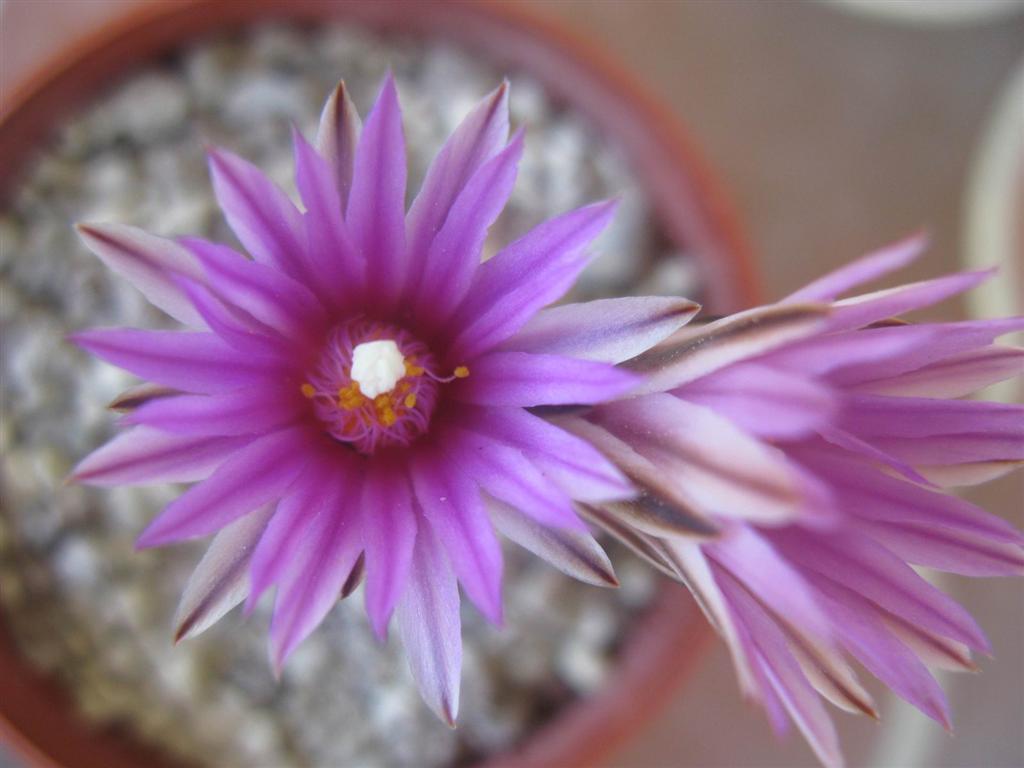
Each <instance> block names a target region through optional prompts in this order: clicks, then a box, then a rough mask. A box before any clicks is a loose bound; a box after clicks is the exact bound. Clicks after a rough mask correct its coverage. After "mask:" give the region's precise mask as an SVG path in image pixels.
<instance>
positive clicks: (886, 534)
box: [863, 521, 1024, 577]
mask: <svg viewBox="0 0 1024 768" xmlns="http://www.w3.org/2000/svg"><path fill="white" fill-rule="evenodd" d="M863 529H864V530H865V531H866V532H868V533H870V534H871V535H872V536H873V537H874V538H875V539H876V540H877V541H879V542H880V543H882V544H884V545H885V547H886V548H887V549H889V550H891V551H892V552H894V553H896V554H897V555H899V556H900V557H902V558H903V559H904V560H906V561H907V562H908V563H914V564H915V565H923V566H927V567H929V568H938V569H939V570H942V571H946V572H948V573H959V574H961V575H963V576H976V577H986V576H1024V547H1022V545H1021V544H1019V543H1012V542H1006V541H998V540H992V539H991V538H986V537H982V536H976V535H972V534H969V533H964V532H963V531H955V530H950V529H948V528H947V529H944V528H941V527H939V526H937V525H928V524H920V523H897V522H882V521H878V522H871V523H868V524H865V525H864V526H863Z"/></svg>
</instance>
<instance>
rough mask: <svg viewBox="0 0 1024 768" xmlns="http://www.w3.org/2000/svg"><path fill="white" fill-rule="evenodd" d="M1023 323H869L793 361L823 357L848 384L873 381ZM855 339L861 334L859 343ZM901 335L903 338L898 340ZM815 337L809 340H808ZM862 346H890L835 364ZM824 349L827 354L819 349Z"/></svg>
mask: <svg viewBox="0 0 1024 768" xmlns="http://www.w3.org/2000/svg"><path fill="white" fill-rule="evenodd" d="M1021 329H1024V318H1020V317H1016V318H1004V319H999V320H971V321H967V322H960V323H922V324H920V325H913V324H896V325H891V326H888V327H882V328H867V329H861V330H858V331H857V332H856V333H841V334H830V335H827V336H824V337H821V338H820V339H818V340H817V343H818V345H819V346H818V349H817V350H808V353H807V354H806V355H805V356H804V357H803V358H802V359H799V360H794V361H793V363H794V364H795V365H796V366H798V367H799V366H806V365H813V364H815V363H814V361H815V360H817V361H818V362H817V363H816V364H817V365H818V366H822V365H826V363H824V362H822V361H829V360H831V361H833V363H832V364H827V365H828V369H829V371H832V372H831V373H830V375H829V379H830V381H832V382H834V383H836V384H841V385H843V386H846V387H850V386H854V385H856V384H859V383H861V382H864V381H877V380H879V379H886V378H891V377H895V376H899V375H901V374H904V373H908V372H910V371H915V370H918V369H919V368H923V367H925V366H927V365H930V364H932V363H938V362H941V361H942V360H945V359H946V358H949V357H952V356H954V355H957V354H960V353H964V352H970V351H971V350H976V349H978V348H982V347H987V346H988V345H990V344H992V342H993V341H995V340H996V339H997V338H999V337H1000V336H1002V335H1004V334H1006V333H1011V332H1013V331H1018V330H1021ZM856 340H861V341H860V343H859V344H857V343H856ZM901 340H902V342H903V343H902V344H900V343H899V342H900V341H901ZM812 343H813V342H812ZM851 344H852V345H853V346H854V347H857V346H865V345H867V346H868V347H869V348H870V347H871V346H875V345H877V346H876V347H875V348H876V349H878V348H880V349H883V350H884V349H885V348H886V347H887V346H888V347H890V348H891V352H890V353H889V354H882V355H878V356H876V358H875V359H874V360H871V359H869V358H868V357H867V356H862V359H860V360H857V361H855V362H854V363H853V364H852V365H836V364H835V363H838V362H839V361H842V360H845V359H848V358H849V357H850V354H849V352H848V349H847V347H849V346H850V345H851ZM822 351H824V352H825V353H826V354H820V353H821V352H822ZM789 353H790V350H789V349H786V350H782V351H781V352H779V353H777V354H776V355H775V356H773V363H774V362H776V361H778V360H779V358H780V357H786V356H788V355H789Z"/></svg>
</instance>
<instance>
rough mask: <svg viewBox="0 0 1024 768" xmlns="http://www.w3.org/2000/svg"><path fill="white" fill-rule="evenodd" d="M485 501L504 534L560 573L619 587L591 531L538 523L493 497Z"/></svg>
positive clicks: (492, 518) (604, 585) (495, 522)
mask: <svg viewBox="0 0 1024 768" xmlns="http://www.w3.org/2000/svg"><path fill="white" fill-rule="evenodd" d="M486 503H487V511H488V512H489V513H490V515H491V520H492V521H493V522H494V525H495V527H496V528H497V529H498V531H499V532H500V533H501V534H502V535H503V536H506V537H508V538H509V539H511V540H512V541H514V542H515V543H516V544H518V545H519V546H521V547H523V548H524V549H527V550H529V551H530V552H532V553H533V554H535V555H537V557H540V558H541V559H543V560H546V561H547V562H549V563H550V564H551V565H553V566H554V567H555V568H557V569H558V570H560V571H561V572H562V573H564V574H566V575H568V576H572V577H573V578H574V579H579V580H580V581H582V582H585V583H587V584H593V585H595V586H598V587H617V586H619V582H618V580H617V579H616V578H615V572H614V570H613V569H612V564H611V561H610V560H609V559H608V555H606V554H605V553H604V550H603V549H601V546H600V545H599V544H598V543H597V542H596V541H594V538H593V537H592V536H591V535H590V534H588V533H582V532H579V531H567V530H564V529H557V528H551V527H549V526H545V525H541V524H540V523H538V522H537V521H536V520H534V519H532V518H531V517H529V516H528V515H525V514H523V513H522V512H520V511H519V510H517V509H514V508H513V507H510V506H509V505H508V504H505V503H504V502H501V501H498V500H497V499H494V498H488V499H487V500H486Z"/></svg>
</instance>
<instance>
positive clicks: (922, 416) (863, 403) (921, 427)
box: [844, 395, 1024, 440]
mask: <svg viewBox="0 0 1024 768" xmlns="http://www.w3.org/2000/svg"><path fill="white" fill-rule="evenodd" d="M848 412H849V417H848V419H847V420H846V424H845V425H844V426H846V428H847V429H849V430H850V431H855V432H856V433H857V434H858V435H861V436H879V437H915V438H937V437H938V436H940V435H956V434H985V435H991V436H995V435H1002V436H1005V437H1011V438H1015V439H1018V440H1024V406H1021V405H1009V404H1005V403H989V402H985V401H981V400H945V399H942V398H924V397H885V396H875V395H854V396H852V397H851V398H850V400H849V409H848Z"/></svg>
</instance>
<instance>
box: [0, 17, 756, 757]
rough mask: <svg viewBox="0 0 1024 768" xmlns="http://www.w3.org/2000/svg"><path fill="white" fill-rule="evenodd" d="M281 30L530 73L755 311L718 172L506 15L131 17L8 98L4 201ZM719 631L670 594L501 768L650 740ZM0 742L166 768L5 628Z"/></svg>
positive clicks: (551, 39) (642, 103)
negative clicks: (107, 106) (143, 84)
mask: <svg viewBox="0 0 1024 768" xmlns="http://www.w3.org/2000/svg"><path fill="white" fill-rule="evenodd" d="M273 18H281V19H292V20H323V19H327V18H330V19H333V20H338V21H343V22H347V21H350V22H352V23H355V24H360V25H366V26H371V27H375V28H383V29H395V30H399V31H401V32H403V33H405V34H415V35H421V36H429V37H432V38H447V39H450V40H452V41H453V42H454V43H456V44H459V45H462V46H465V47H471V48H478V49H482V50H484V51H486V56H487V58H488V59H490V60H492V61H493V62H494V63H495V64H496V65H498V66H504V65H510V66H514V67H515V68H516V69H520V70H525V71H527V72H529V73H530V74H531V75H532V76H533V77H535V78H537V79H538V80H540V81H541V82H542V83H543V84H544V85H545V87H546V88H547V89H548V90H549V91H550V92H551V93H552V94H554V95H555V96H557V97H559V98H561V99H563V100H564V101H566V102H568V103H569V104H571V105H572V107H573V108H574V109H576V110H578V111H580V112H583V113H585V114H586V115H587V116H588V117H589V118H590V119H591V120H592V122H593V123H594V124H595V125H596V126H597V127H598V128H599V129H600V130H601V131H602V132H603V134H604V135H605V136H606V138H607V139H608V140H609V141H610V142H612V143H615V144H617V145H619V146H620V147H621V148H622V149H623V150H624V153H625V156H626V158H627V161H628V162H629V164H630V167H631V169H632V171H633V173H634V174H635V175H636V177H637V178H638V180H639V181H640V183H641V185H642V186H643V187H644V188H645V191H646V193H647V195H648V197H649V198H650V199H651V201H652V202H653V204H654V207H655V210H656V211H657V214H658V216H659V218H660V221H661V224H662V226H663V227H664V228H665V230H666V232H667V233H668V234H669V236H670V237H671V238H672V239H673V240H674V241H675V242H676V243H677V244H679V245H686V246H688V248H689V249H690V250H691V251H692V252H694V253H696V254H697V256H698V259H699V263H700V267H701V269H702V271H703V276H704V281H705V284H706V287H707V292H708V303H709V306H710V307H711V309H712V311H714V312H726V311H731V310H734V309H737V308H740V307H743V306H749V305H750V304H752V303H753V302H754V300H755V298H756V297H755V289H754V281H753V278H752V272H751V268H750V261H749V258H748V256H747V250H746V248H745V246H744V244H743V241H742V239H741V237H740V235H739V233H738V229H737V227H736V225H735V223H734V220H733V217H732V215H731V213H730V211H729V209H728V207H727V205H726V204H725V203H724V201H723V198H722V197H721V195H720V193H719V192H718V190H717V187H716V185H715V184H714V183H713V181H712V179H711V177H710V174H709V172H708V170H707V169H706V167H705V166H704V165H703V163H702V162H701V161H700V159H699V158H698V156H697V154H696V153H695V151H694V150H693V148H692V146H691V145H690V143H689V142H688V141H687V140H686V138H685V136H684V135H683V133H682V132H681V130H680V128H679V126H678V124H677V122H676V120H675V119H674V117H673V116H672V115H671V114H669V113H668V112H667V111H666V110H665V109H664V108H663V107H661V106H660V105H659V104H658V103H657V102H656V101H654V100H653V99H652V98H651V97H650V96H649V95H648V94H646V93H644V92H643V91H642V90H641V89H640V88H639V87H638V86H637V84H636V83H634V82H633V81H632V80H630V78H629V77H628V76H627V75H626V74H624V73H623V72H622V71H621V70H620V69H618V68H617V67H616V66H615V65H614V64H612V63H611V62H609V61H608V60H607V59H605V58H604V57H603V56H602V55H601V53H600V52H599V51H597V50H596V49H595V48H593V47H592V46H590V45H588V44H586V43H585V42H583V41H580V40H578V39H576V38H574V37H572V36H570V35H569V34H568V33H567V32H566V31H565V30H563V29H561V28H559V27H557V26H555V25H553V24H551V23H550V22H548V21H546V20H542V19H538V18H536V17H534V16H532V15H528V14H526V13H524V12H523V11H522V10H521V9H519V8H516V7H513V6H511V5H499V4H493V3H462V2H444V1H443V0H436V1H435V0H349V2H344V3H341V2H333V3H332V2H325V1H324V0H245V1H244V2H235V1H234V0H168V1H167V2H150V3H147V4H145V5H143V6H142V7H141V9H140V10H138V11H137V12H135V13H132V14H130V15H128V16H127V17H125V18H123V19H122V20H120V21H119V22H117V23H115V24H112V25H110V26H108V27H107V28H106V29H104V30H101V31H100V32H99V33H97V34H96V35H94V36H92V37H90V38H88V39H86V40H83V41H81V42H80V43H78V44H77V45H76V46H74V47H73V48H72V49H71V50H68V51H65V52H63V54H62V55H59V56H57V57H55V58H54V59H53V60H52V61H51V62H50V63H49V65H48V66H46V67H44V68H42V69H41V70H40V71H39V72H38V73H37V74H36V75H35V77H33V78H32V79H31V80H30V81H29V82H27V83H26V84H25V85H24V86H23V87H21V88H20V89H16V90H15V92H14V95H13V97H12V98H10V99H8V102H7V105H6V107H7V108H6V112H5V114H4V116H3V119H2V122H0V200H3V199H5V198H6V197H7V195H8V194H9V193H10V192H11V191H12V189H14V188H15V186H16V185H17V180H18V178H19V176H20V174H21V172H22V171H23V170H24V169H25V167H26V164H27V162H28V160H29V159H30V157H31V155H32V150H34V149H38V148H39V147H41V146H43V145H45V142H46V140H47V138H48V134H49V132H50V131H51V129H52V127H53V126H55V125H58V124H60V123H61V121H62V120H65V119H66V118H67V117H68V116H69V115H71V114H72V113H73V112H74V111H75V110H77V109H78V108H80V107H81V106H83V105H85V104H87V103H88V102H89V100H90V99H91V98H92V97H93V96H94V95H95V94H97V92H98V91H99V90H100V89H101V88H103V87H105V86H107V85H109V84H110V83H111V81H113V80H115V79H116V78H117V77H119V76H120V75H121V74H122V73H124V72H131V71H135V70H136V69H138V68H139V67H140V66H142V65H144V64H146V63H147V62H149V61H151V60H154V59H156V58H158V57H160V56H161V55H164V54H166V53H168V52H170V51H173V50H174V49H176V48H177V47H178V46H179V45H181V44H182V43H183V42H184V41H189V40H192V39H194V38H196V37H197V36H201V35H207V34H209V33H212V32H215V31H217V30H221V29H226V28H231V27H237V26H241V25H246V24H250V23H252V22H254V21H266V20H268V19H273ZM710 635H711V633H710V630H709V629H708V627H707V625H706V624H705V622H704V620H703V618H702V617H701V616H700V615H699V611H698V610H697V609H696V607H695V606H694V605H693V603H692V601H691V600H690V599H689V598H688V596H687V595H686V594H685V593H684V592H683V591H682V590H681V589H680V588H678V587H677V586H674V585H666V589H664V590H663V591H662V593H661V595H660V596H659V598H658V600H657V601H656V604H655V605H654V606H652V608H651V609H650V610H649V611H648V612H647V613H646V614H645V616H644V618H643V619H642V620H641V621H640V622H639V623H638V624H637V625H636V626H635V627H634V629H633V630H632V631H631V632H630V634H629V636H628V637H627V638H626V641H625V643H624V647H623V650H622V652H621V654H620V657H619V662H618V664H617V667H616V669H615V670H614V671H613V673H612V676H611V679H610V680H609V681H608V683H607V684H606V686H605V688H604V689H603V690H602V691H601V692H600V693H599V694H597V695H595V696H593V697H591V698H588V699H585V700H581V701H578V702H576V703H574V704H572V705H569V706H567V707H566V708H564V709H563V710H561V711H559V712H558V714H557V715H556V716H555V717H554V718H553V719H552V721H550V722H549V723H548V724H546V725H545V726H543V727H542V728H540V729H538V730H537V731H535V732H533V733H532V734H530V736H529V738H528V739H527V740H526V742H525V744H523V745H522V746H521V747H520V748H519V749H517V750H516V751H515V752H514V753H510V754H508V755H504V756H500V757H498V758H495V759H494V760H493V761H492V763H491V764H492V765H505V766H509V765H523V764H530V765H552V766H560V767H562V766H584V765H593V764H595V763H597V762H600V760H601V759H602V758H603V757H605V756H607V755H608V754H609V753H610V752H611V751H612V750H613V749H615V748H616V747H617V746H619V745H620V744H622V743H623V742H624V741H626V740H627V739H628V738H629V737H630V736H633V735H635V734H636V733H637V732H639V731H640V730H641V729H642V727H643V726H644V724H645V723H646V722H647V721H648V720H649V719H650V718H651V717H652V716H653V715H654V714H655V713H656V712H657V711H658V710H659V709H660V708H661V706H662V705H663V704H664V703H665V701H666V699H667V698H668V697H669V695H670V694H672V693H673V692H674V691H675V690H676V689H677V688H678V686H679V684H680V682H681V681H682V680H683V678H684V677H685V676H686V674H687V672H688V670H689V669H690V668H691V667H692V665H693V664H694V663H695V661H696V660H697V658H698V656H699V654H700V652H701V650H702V648H704V647H705V646H706V645H707V641H708V640H709V638H710ZM0 732H2V733H4V735H5V736H6V737H7V740H8V741H9V742H10V743H11V744H12V745H13V746H14V747H15V748H16V749H17V750H18V751H19V752H20V753H21V754H22V756H23V757H24V758H25V759H27V760H28V761H29V762H30V763H31V764H33V765H40V766H68V768H93V767H95V768H100V767H102V768H123V767H127V766H154V767H159V766H170V765H172V762H171V761H170V760H169V759H168V758H166V757H164V756H162V755H160V754H156V753H154V752H153V751H152V750H151V749H149V748H148V747H147V746H146V745H143V744H140V743H138V742H136V741H133V739H132V738H131V736H130V735H128V734H125V733H118V732H116V731H113V730H110V729H99V728H97V727H96V726H94V725H92V724H89V723H87V722H86V721H84V720H83V719H82V718H80V717H79V715H78V713H77V712H76V710H75V708H74V706H73V704H72V703H71V701H70V699H69V697H68V696H67V695H66V694H65V693H64V692H63V691H62V690H61V689H60V687H59V686H58V685H56V684H55V683H54V682H53V681H50V680H46V679H44V678H43V677H41V676H40V675H39V674H38V673H37V672H35V671H34V670H33V669H31V668H29V667H28V666H27V665H26V664H25V663H24V661H23V660H22V659H21V658H20V656H19V654H18V653H17V651H16V649H15V648H14V646H13V643H12V641H11V638H10V637H9V635H8V633H7V632H6V631H4V628H3V625H2V622H0Z"/></svg>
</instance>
